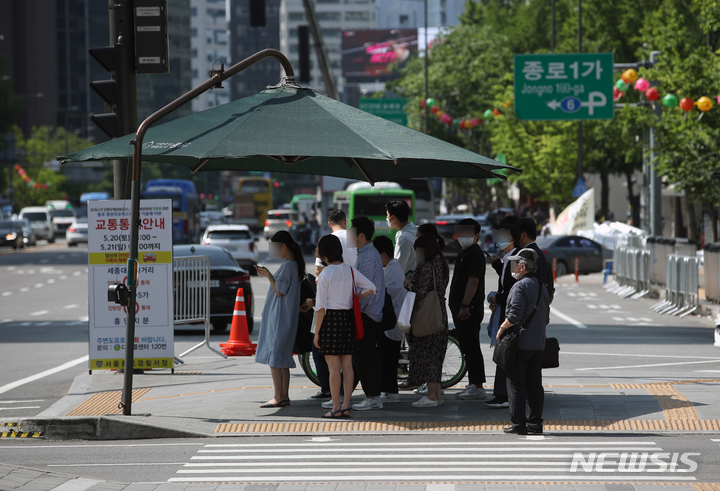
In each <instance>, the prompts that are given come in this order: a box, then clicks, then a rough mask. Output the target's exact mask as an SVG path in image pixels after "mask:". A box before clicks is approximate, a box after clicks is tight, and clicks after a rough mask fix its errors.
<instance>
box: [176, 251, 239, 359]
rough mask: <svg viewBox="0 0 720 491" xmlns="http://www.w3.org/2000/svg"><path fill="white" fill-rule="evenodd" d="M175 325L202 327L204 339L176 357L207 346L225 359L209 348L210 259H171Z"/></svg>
mask: <svg viewBox="0 0 720 491" xmlns="http://www.w3.org/2000/svg"><path fill="white" fill-rule="evenodd" d="M173 300H174V305H175V307H174V315H173V323H174V325H181V324H198V323H201V322H202V323H204V324H205V339H204V340H203V342H202V343H200V344H197V345H195V346H193V347H192V348H190V349H189V350H187V351H185V352H184V353H181V354H180V357H179V358H178V357H177V356H176V357H175V360H176V361H178V362H180V363H184V362H183V361H182V357H183V356H185V355H187V354H188V353H190V352H192V351H195V350H196V349H198V348H201V347H202V346H207V347H208V348H210V350H211V351H214V352H215V353H217V354H218V355H220V356H222V357H223V358H227V356H226V355H225V354H223V353H221V352H220V351H218V350H216V349H215V348H213V347H212V346H210V259H208V257H207V256H192V257H175V258H173Z"/></svg>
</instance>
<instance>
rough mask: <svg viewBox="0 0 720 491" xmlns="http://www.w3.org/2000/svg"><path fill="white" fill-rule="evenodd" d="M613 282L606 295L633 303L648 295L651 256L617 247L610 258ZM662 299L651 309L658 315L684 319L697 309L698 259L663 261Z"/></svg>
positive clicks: (674, 256)
mask: <svg viewBox="0 0 720 491" xmlns="http://www.w3.org/2000/svg"><path fill="white" fill-rule="evenodd" d="M613 269H614V270H615V281H613V282H612V283H610V284H608V285H606V286H605V289H606V290H607V291H608V292H610V293H615V294H617V295H619V296H621V297H623V298H627V297H630V298H632V299H633V300H637V299H638V298H640V297H643V296H645V295H647V294H648V293H650V279H651V254H650V251H649V250H646V249H642V248H640V247H631V246H629V245H628V244H626V245H621V244H617V245H616V247H615V253H614V255H613ZM664 279H665V300H663V301H662V302H659V303H656V304H655V305H653V306H652V307H650V309H651V310H653V311H655V312H658V313H660V314H667V315H680V317H685V316H686V315H688V314H691V313H692V312H695V311H696V310H697V309H698V308H699V307H700V303H699V302H700V300H699V297H698V260H697V257H688V256H683V255H679V254H672V255H669V256H667V260H666V262H665V278H664Z"/></svg>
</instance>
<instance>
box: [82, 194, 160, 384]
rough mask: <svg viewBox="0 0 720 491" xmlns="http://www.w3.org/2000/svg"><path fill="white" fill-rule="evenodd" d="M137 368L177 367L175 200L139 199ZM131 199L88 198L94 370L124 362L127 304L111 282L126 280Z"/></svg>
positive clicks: (92, 368)
mask: <svg viewBox="0 0 720 491" xmlns="http://www.w3.org/2000/svg"><path fill="white" fill-rule="evenodd" d="M140 222H141V228H140V231H139V239H140V240H139V245H138V256H139V257H138V278H137V280H138V281H137V298H136V304H135V307H136V308H135V339H134V341H133V346H134V347H135V357H134V360H135V361H134V368H173V353H174V346H173V297H172V286H173V283H172V281H173V269H172V200H169V199H156V200H141V201H140ZM129 251H130V200H107V201H88V253H89V254H88V296H89V298H88V317H89V351H90V354H89V355H90V369H91V370H109V369H119V368H124V367H125V348H126V346H127V345H128V344H127V342H126V339H125V325H126V322H127V315H128V312H127V308H126V307H123V306H121V305H118V304H116V303H114V302H111V301H108V286H110V285H112V284H114V283H124V284H125V285H127V273H128V269H127V268H128V266H127V260H128V256H129Z"/></svg>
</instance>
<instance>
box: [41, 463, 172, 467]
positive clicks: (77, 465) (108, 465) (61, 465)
mask: <svg viewBox="0 0 720 491" xmlns="http://www.w3.org/2000/svg"><path fill="white" fill-rule="evenodd" d="M124 465H133V466H135V465H185V462H128V463H127V464H48V467H114V466H124Z"/></svg>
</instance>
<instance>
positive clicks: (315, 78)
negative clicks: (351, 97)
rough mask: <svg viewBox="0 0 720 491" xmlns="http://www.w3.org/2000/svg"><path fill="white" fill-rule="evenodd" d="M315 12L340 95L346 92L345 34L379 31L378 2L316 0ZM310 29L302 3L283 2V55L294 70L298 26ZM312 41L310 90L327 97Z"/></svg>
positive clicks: (367, 0)
mask: <svg viewBox="0 0 720 491" xmlns="http://www.w3.org/2000/svg"><path fill="white" fill-rule="evenodd" d="M315 11H316V13H317V19H318V23H319V24H320V30H321V32H322V37H323V42H324V44H325V49H326V50H327V53H328V58H329V59H330V66H331V69H332V72H333V76H334V77H335V83H336V85H337V87H338V92H339V93H340V94H341V98H342V93H343V92H344V80H343V76H342V36H343V31H354V30H366V29H377V27H378V19H377V7H376V4H375V1H374V0H353V1H350V0H315ZM300 25H307V19H306V17H305V9H304V8H303V2H302V0H283V1H282V6H281V9H280V51H282V52H283V53H285V54H286V55H287V57H288V59H289V60H290V63H291V64H292V66H293V67H294V68H295V69H296V70H297V67H298V60H299V59H298V26H300ZM310 37H311V40H310V45H311V48H310V86H311V87H312V88H314V89H317V90H318V91H320V92H322V93H325V84H324V83H323V78H322V73H321V72H320V65H319V64H318V62H317V57H316V55H315V50H314V49H313V48H312V44H313V40H312V36H310Z"/></svg>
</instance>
